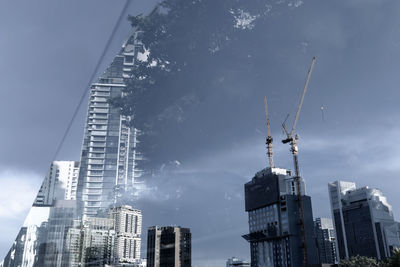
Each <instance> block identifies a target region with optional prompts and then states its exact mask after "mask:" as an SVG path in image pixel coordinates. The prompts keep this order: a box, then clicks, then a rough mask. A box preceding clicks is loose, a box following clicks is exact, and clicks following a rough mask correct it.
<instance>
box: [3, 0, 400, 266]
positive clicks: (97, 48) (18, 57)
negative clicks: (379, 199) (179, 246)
mask: <svg viewBox="0 0 400 267" xmlns="http://www.w3.org/2000/svg"><path fill="white" fill-rule="evenodd" d="M155 2H157V1H156V0H154V1H149V0H136V1H133V0H132V2H131V5H130V10H129V11H128V12H127V13H126V16H127V14H139V13H142V12H144V13H146V12H148V11H149V10H151V8H152V7H153V6H154V4H155ZM283 2H284V3H285V4H287V5H288V7H289V8H292V9H293V10H294V9H295V7H293V6H289V4H291V3H292V4H293V2H294V1H283ZM317 2H318V1H316V0H309V1H306V0H305V1H296V3H297V4H299V6H298V7H297V8H296V10H294V11H293V13H294V14H298V15H297V16H295V15H293V17H291V16H288V17H287V18H281V17H279V16H277V20H276V21H277V23H276V24H274V25H273V27H274V29H275V30H274V31H273V32H271V34H275V35H276V38H277V39H279V40H285V41H287V42H297V41H298V39H301V40H302V41H301V42H298V43H297V44H296V45H297V47H298V51H304V54H305V55H306V56H305V58H307V60H302V59H301V60H297V59H298V58H294V57H291V56H292V54H291V53H293V52H287V51H284V49H283V48H280V47H268V48H269V50H270V51H275V50H276V51H277V52H276V58H280V60H281V62H280V63H281V65H280V66H279V67H280V68H281V67H282V66H284V67H285V68H284V69H283V68H282V71H281V69H279V70H280V71H281V73H282V74H281V76H280V77H278V78H277V80H280V82H279V83H274V84H263V86H264V87H265V88H260V87H261V86H259V85H258V84H257V85H256V86H257V90H258V91H257V92H255V91H256V89H254V88H253V87H252V85H250V86H249V88H246V89H248V91H243V90H242V91H241V90H240V89H237V88H233V89H232V91H227V92H226V95H228V96H229V97H230V98H237V99H239V100H238V101H242V103H246V105H245V106H224V104H223V103H224V102H223V99H224V98H223V97H221V99H222V100H221V101H219V100H220V99H217V100H215V101H217V102H219V103H222V104H221V106H222V108H223V110H222V111H223V112H226V114H229V112H230V110H240V112H241V115H240V117H237V118H235V119H236V120H237V121H238V122H237V123H238V124H240V123H242V122H243V121H245V120H246V125H251V128H245V129H242V132H241V133H240V134H241V136H240V137H242V138H241V139H239V138H237V137H238V136H235V138H230V137H229V136H226V138H225V139H224V140H221V144H222V145H221V147H219V148H218V149H216V150H209V151H206V152H204V153H202V154H198V155H195V156H193V158H189V159H187V160H186V162H185V163H184V164H183V165H182V166H181V167H180V169H179V172H178V174H177V175H175V174H176V173H174V175H175V176H173V178H171V180H167V179H164V180H161V181H158V182H159V183H158V184H156V183H155V182H156V181H151V182H150V184H149V185H148V190H149V191H148V195H147V196H146V199H145V202H146V201H147V202H149V203H152V204H151V205H150V206H151V207H153V208H154V207H158V208H159V209H160V211H161V212H160V215H154V214H151V211H150V210H147V211H146V210H143V221H144V224H153V225H154V224H157V221H156V220H155V219H156V218H157V219H159V217H162V216H164V217H166V216H165V214H166V213H167V212H168V211H171V212H172V211H175V212H177V211H178V210H180V212H182V213H184V212H186V213H187V214H189V215H190V217H191V218H186V216H185V218H181V217H174V216H171V218H167V219H165V220H169V221H165V222H164V221H163V222H160V224H161V223H165V224H167V223H174V221H175V222H176V221H178V222H181V225H182V226H184V227H189V228H192V224H195V225H194V229H193V228H192V234H193V253H194V258H193V264H194V265H199V266H218V264H221V262H223V261H225V260H226V259H227V258H229V257H231V256H237V257H239V258H244V259H247V260H248V259H249V256H248V255H249V248H248V245H247V243H246V242H245V241H244V240H242V238H241V235H242V234H244V233H245V232H246V231H247V217H246V214H245V211H244V203H243V202H244V201H243V187H242V186H243V184H244V183H245V182H247V181H249V180H250V179H251V178H252V177H253V175H254V173H255V172H257V171H259V170H260V169H262V168H263V167H266V166H267V164H268V161H267V157H266V149H265V146H264V142H265V136H266V130H265V119H264V111H263V108H264V107H263V98H262V97H263V95H264V94H266V95H267V96H268V101H269V108H270V113H271V125H272V134H273V137H274V152H275V163H276V165H277V166H279V167H282V168H288V169H293V167H292V165H293V163H292V158H291V155H290V152H289V146H288V145H283V144H281V143H280V139H281V137H283V135H282V133H281V129H280V124H281V122H282V121H283V119H284V118H285V116H286V114H287V113H288V112H291V114H292V115H291V117H290V118H293V114H294V112H295V108H296V105H297V103H298V97H299V94H300V91H301V88H302V86H303V84H304V80H305V77H306V71H307V69H308V67H309V64H310V63H311V58H312V56H314V55H316V56H317V57H318V58H317V62H316V65H315V69H314V72H313V76H312V78H311V81H310V87H309V90H308V92H307V95H306V98H305V102H304V106H303V110H302V114H301V115H300V120H299V123H298V126H297V129H298V130H297V132H298V133H299V135H300V141H299V150H300V152H299V160H300V172H301V174H302V176H303V178H305V179H306V188H307V194H308V195H310V196H311V197H312V203H313V212H314V217H331V213H330V209H329V199H328V188H327V184H328V182H331V181H334V180H346V181H354V182H356V183H357V184H358V185H359V186H360V187H361V186H365V185H369V186H371V187H376V188H380V189H381V190H382V191H383V193H384V195H385V196H387V198H388V202H389V203H390V204H392V205H393V212H394V217H395V219H398V218H400V205H398V204H396V203H400V196H399V195H398V194H397V191H398V190H397V188H398V187H399V186H400V180H399V179H398V177H397V176H398V173H399V171H400V165H399V164H398V163H399V162H400V154H399V152H398V151H399V148H398V146H399V145H398V144H397V143H396V140H397V138H398V136H399V134H400V126H399V124H398V121H399V116H400V111H399V109H398V99H399V98H400V90H398V87H399V84H400V76H399V75H398V74H397V72H398V68H399V64H400V63H399V62H400V49H399V48H400V33H399V31H398V29H399V26H400V17H398V15H397V14H398V11H399V10H400V3H398V2H395V1H378V0H364V1H360V0H348V1H345V0H342V1H335V2H332V3H329V4H328V3H325V4H326V5H325V6H322V4H318V3H317ZM123 4H124V2H123V1H119V2H116V1H105V0H101V1H100V0H91V1H85V2H82V1H76V0H75V1H68V3H67V2H61V1H60V2H57V3H56V2H53V1H48V0H39V1H35V2H31V1H22V2H21V1H20V2H18V3H14V2H13V3H11V2H7V3H6V2H2V3H0V33H1V36H2V38H0V58H1V59H2V60H1V61H0V73H1V74H0V75H1V79H2V82H1V85H0V86H1V91H0V92H1V98H0V99H1V101H2V102H1V104H0V121H1V123H2V127H1V129H2V130H1V131H0V148H1V151H2V153H1V154H0V186H1V187H2V188H3V193H2V195H1V196H0V225H1V226H2V227H0V235H1V236H2V240H1V241H0V257H3V256H4V255H5V254H6V253H7V251H8V249H9V247H10V245H11V242H12V241H13V240H14V238H15V237H16V235H17V232H18V230H19V228H20V226H21V225H22V223H23V220H24V218H25V216H26V215H27V212H28V209H29V208H30V206H31V204H32V202H33V200H34V197H35V196H36V193H37V191H38V189H39V187H40V184H41V182H42V181H43V179H44V177H45V174H46V172H47V170H48V168H49V166H50V163H51V159H52V157H53V154H54V152H55V150H56V146H57V145H58V143H59V141H60V139H61V136H62V134H63V132H64V130H65V128H66V124H67V122H68V121H69V119H70V117H71V115H72V112H73V110H74V108H75V107H76V105H77V102H78V100H79V97H80V95H81V93H82V90H84V89H85V88H84V87H85V86H86V84H87V82H88V78H89V76H90V74H91V72H92V71H93V69H94V66H95V63H96V61H97V59H98V57H99V56H100V54H101V51H102V49H103V47H104V45H105V42H106V39H107V38H108V36H109V34H110V32H111V29H112V27H113V25H114V23H115V21H116V19H117V18H118V15H119V12H120V10H121V8H122V6H123ZM296 12H298V13H296ZM71 18H73V19H71ZM294 24H296V28H295V29H296V30H299V32H297V33H296V34H298V36H296V38H294V37H293V39H292V35H291V34H294V32H293V31H294V30H293V29H292V28H293V25H294ZM129 32H130V25H129V22H128V21H125V22H123V23H122V25H121V27H120V29H119V30H118V33H117V37H116V38H115V40H114V41H113V43H112V46H111V48H110V49H109V51H108V53H107V56H106V58H105V60H104V62H103V64H102V67H101V68H100V70H101V72H102V71H103V70H104V69H105V67H106V66H107V65H108V64H109V63H110V62H111V60H112V58H113V56H114V55H115V54H116V53H117V51H118V50H119V49H120V46H121V43H122V41H123V40H124V38H126V36H128V34H129ZM268 45H269V44H266V46H268ZM266 75H268V73H266ZM253 86H254V85H253ZM235 89H236V91H235ZM273 89H274V90H276V91H273ZM252 90H253V91H252ZM278 90H279V92H278ZM217 97H219V96H217ZM224 97H225V95H224ZM247 103H251V106H250V105H247ZM321 106H323V107H324V119H322V116H321V109H320V108H321ZM86 107H87V100H85V101H84V103H83V105H82V108H81V110H80V112H79V114H78V116H77V119H76V121H75V123H74V125H73V128H72V129H71V132H70V134H69V136H68V138H67V140H66V143H65V145H64V146H63V148H62V150H61V153H60V155H59V157H58V158H57V160H79V153H80V150H81V145H82V137H83V126H84V119H85V115H86ZM232 112H234V111H232ZM235 114H236V113H235ZM207 118H208V117H207ZM218 127H223V123H219V122H217V123H216V130H218ZM207 134H210V133H207ZM172 165H173V164H172ZM167 167H168V166H167ZM169 167H171V166H169ZM172 167H173V166H172ZM172 167H171V168H172ZM166 169H167V170H166V172H168V171H169V170H168V168H166ZM188 176H190V177H193V179H186V177H188ZM166 177H169V175H167V174H166ZM215 177H218V178H219V179H218V180H216V179H214V178H215ZM196 179H197V180H196ZM213 182H215V184H213V188H209V187H207V184H212V183H213ZM176 184H180V185H182V186H181V187H176ZM232 188H233V189H232ZM185 190H186V191H185ZM190 190H193V191H194V193H193V194H192V195H190V193H187V192H190ZM185 193H187V194H189V196H190V197H193V201H192V202H190V203H183V204H182V202H183V200H182V198H181V196H182V195H184V194H185ZM207 194H209V195H211V196H216V195H218V194H221V198H222V199H226V200H228V201H231V203H232V204H231V205H232V206H229V207H223V206H218V203H217V204H215V203H213V202H212V201H214V200H215V199H214V198H211V197H210V200H209V202H202V201H199V202H197V200H199V199H200V200H201V199H202V198H201V197H204V195H207ZM187 199H188V196H187V195H186V198H185V200H187ZM188 205H192V206H191V208H193V207H196V205H203V206H207V205H216V206H215V207H216V208H217V207H218V208H219V209H220V210H218V211H215V214H214V213H213V212H214V211H211V210H210V214H208V215H209V216H225V217H226V221H222V222H223V223H221V222H220V221H221V220H219V221H217V219H215V221H214V220H212V219H210V220H211V221H208V220H206V219H205V218H204V217H202V216H201V214H196V212H195V211H193V210H191V209H190V207H188ZM240 205H241V206H240ZM233 212H236V213H237V214H235V215H232V213H233ZM221 214H222V215H221ZM157 216H159V217H157ZM218 218H221V217H218ZM193 220H196V222H193ZM218 222H220V224H218ZM207 223H209V224H210V226H209V235H205V234H204V235H203V236H198V235H197V236H196V233H198V232H196V229H197V228H196V227H200V226H198V224H207ZM221 224H225V225H227V227H226V229H224V231H222V230H221V229H222V228H223V225H221ZM143 232H146V229H145V228H144V229H143ZM232 240H233V241H232ZM210 242H212V243H213V245H214V246H215V247H212V248H211V247H210V248H207V247H208V246H209V244H210ZM233 242H237V244H239V245H237V246H233V245H232V246H233V247H232V248H230V247H224V244H225V245H226V244H232V243H233ZM218 248H221V252H219V251H218ZM217 254H219V255H217ZM207 255H210V257H209V258H206V256H207ZM142 256H143V257H144V255H142Z"/></svg>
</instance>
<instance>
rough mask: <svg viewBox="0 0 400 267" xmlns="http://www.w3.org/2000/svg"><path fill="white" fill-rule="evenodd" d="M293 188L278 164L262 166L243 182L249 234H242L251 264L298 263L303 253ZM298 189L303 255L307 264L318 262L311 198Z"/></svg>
mask: <svg viewBox="0 0 400 267" xmlns="http://www.w3.org/2000/svg"><path fill="white" fill-rule="evenodd" d="M302 183H303V184H304V181H302ZM303 188H304V187H303ZM302 191H303V190H302ZM296 192H297V190H296V187H295V183H294V179H293V177H292V176H291V173H290V172H289V171H288V170H285V169H280V168H272V169H271V168H266V169H264V170H262V171H260V172H258V173H256V175H255V176H254V178H253V179H252V180H251V181H250V182H248V183H247V184H245V202H246V203H245V208H246V211H247V212H248V215H249V234H246V235H244V236H243V237H244V238H245V239H246V240H247V241H248V242H249V243H250V255H251V266H252V267H261V266H292V267H297V266H302V264H303V259H304V253H303V248H302V234H301V227H300V216H299V208H298V199H297V194H296ZM302 193H303V194H302V202H303V211H304V226H305V238H306V240H305V241H306V245H307V255H308V259H309V263H310V264H318V263H319V260H318V251H317V247H316V245H315V235H314V223H313V215H312V207H311V198H310V197H309V196H307V195H305V194H304V191H303V192H302Z"/></svg>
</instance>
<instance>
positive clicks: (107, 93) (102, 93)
mask: <svg viewBox="0 0 400 267" xmlns="http://www.w3.org/2000/svg"><path fill="white" fill-rule="evenodd" d="M91 96H94V97H96V96H99V97H104V96H105V97H108V96H110V93H109V92H98V91H92V94H91Z"/></svg>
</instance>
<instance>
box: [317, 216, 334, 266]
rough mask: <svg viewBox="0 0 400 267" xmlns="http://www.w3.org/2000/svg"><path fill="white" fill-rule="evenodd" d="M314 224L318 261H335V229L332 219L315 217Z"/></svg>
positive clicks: (330, 262) (332, 262)
mask: <svg viewBox="0 0 400 267" xmlns="http://www.w3.org/2000/svg"><path fill="white" fill-rule="evenodd" d="M314 226H315V237H316V239H317V247H318V252H319V260H320V262H321V263H329V264H335V263H337V262H338V259H337V253H336V241H335V229H334V227H333V223H332V220H331V219H330V218H316V219H315V221H314Z"/></svg>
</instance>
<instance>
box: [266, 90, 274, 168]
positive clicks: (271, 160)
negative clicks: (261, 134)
mask: <svg viewBox="0 0 400 267" xmlns="http://www.w3.org/2000/svg"><path fill="white" fill-rule="evenodd" d="M264 106H265V119H266V120H267V131H268V135H267V139H266V141H265V144H266V145H267V155H268V160H269V166H270V167H271V169H272V168H273V167H274V152H273V150H272V148H273V146H272V141H273V139H272V136H271V126H270V124H269V116H268V104H267V97H266V96H264Z"/></svg>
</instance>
